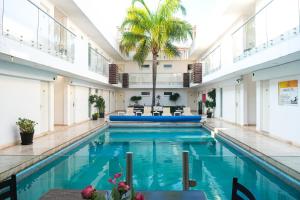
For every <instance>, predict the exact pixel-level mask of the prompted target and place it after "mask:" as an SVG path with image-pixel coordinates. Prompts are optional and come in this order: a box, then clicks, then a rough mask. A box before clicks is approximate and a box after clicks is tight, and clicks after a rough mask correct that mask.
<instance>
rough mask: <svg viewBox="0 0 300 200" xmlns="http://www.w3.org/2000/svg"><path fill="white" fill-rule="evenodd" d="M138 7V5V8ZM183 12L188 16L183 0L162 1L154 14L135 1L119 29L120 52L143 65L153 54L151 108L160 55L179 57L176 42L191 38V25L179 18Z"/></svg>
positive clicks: (153, 100) (153, 102)
mask: <svg viewBox="0 0 300 200" xmlns="http://www.w3.org/2000/svg"><path fill="white" fill-rule="evenodd" d="M136 4H138V5H136ZM179 11H181V13H182V14H183V15H185V14H186V11H185V8H184V7H183V6H182V4H181V0H160V3H159V5H158V7H157V9H156V10H155V11H151V10H150V9H149V8H148V6H147V5H146V4H145V2H144V0H132V5H131V7H129V9H128V11H127V15H126V17H125V19H124V21H123V23H122V25H121V27H120V31H121V41H120V46H119V48H120V51H121V52H122V53H124V54H125V55H127V56H129V53H131V52H134V56H133V60H135V61H137V62H138V64H139V66H141V65H142V64H143V63H144V61H145V59H146V58H147V56H148V55H149V54H150V53H152V81H153V88H152V89H153V90H152V109H153V106H154V105H155V90H156V75H157V65H158V56H159V53H164V54H165V55H166V56H168V57H169V58H172V57H176V56H180V52H179V50H178V48H177V47H176V46H175V45H174V42H185V41H186V40H188V38H189V37H190V38H192V37H193V35H192V26H191V25H190V24H189V23H188V22H186V21H184V20H182V19H180V18H178V17H176V16H175V15H176V14H177V13H178V12H179Z"/></svg>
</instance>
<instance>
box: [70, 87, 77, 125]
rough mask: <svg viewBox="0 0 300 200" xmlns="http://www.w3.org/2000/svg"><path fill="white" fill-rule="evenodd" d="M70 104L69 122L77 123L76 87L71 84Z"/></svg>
mask: <svg viewBox="0 0 300 200" xmlns="http://www.w3.org/2000/svg"><path fill="white" fill-rule="evenodd" d="M69 95H70V104H69V112H70V122H69V124H74V123H75V108H76V105H75V87H74V86H70V94H69Z"/></svg>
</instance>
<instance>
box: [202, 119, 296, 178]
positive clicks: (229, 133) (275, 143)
mask: <svg viewBox="0 0 300 200" xmlns="http://www.w3.org/2000/svg"><path fill="white" fill-rule="evenodd" d="M205 126H207V127H208V128H210V129H212V130H215V131H216V132H217V133H218V134H220V135H222V136H224V137H226V138H227V139H230V140H231V141H232V142H234V143H237V144H239V145H240V146H242V147H243V148H245V149H247V150H248V151H250V152H252V153H255V154H256V155H258V156H260V157H262V158H263V159H264V160H266V161H267V162H269V163H270V164H272V165H274V166H276V167H277V168H279V169H281V170H284V171H285V172H286V173H288V174H290V175H291V176H293V177H295V178H296V179H298V180H300V147H298V146H295V145H292V144H288V143H287V142H284V141H280V140H278V139H275V138H272V137H269V136H267V135H265V134H261V133H258V132H256V131H255V130H253V127H252V128H251V127H241V126H237V125H233V124H231V123H228V122H224V121H222V120H218V119H208V120H207V122H206V123H205Z"/></svg>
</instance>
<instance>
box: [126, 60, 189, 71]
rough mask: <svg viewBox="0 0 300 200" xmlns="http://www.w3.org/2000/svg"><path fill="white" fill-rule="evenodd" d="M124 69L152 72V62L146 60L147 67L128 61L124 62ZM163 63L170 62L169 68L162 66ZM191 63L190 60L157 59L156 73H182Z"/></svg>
mask: <svg viewBox="0 0 300 200" xmlns="http://www.w3.org/2000/svg"><path fill="white" fill-rule="evenodd" d="M124 64H125V65H124V67H125V68H124V71H125V72H127V73H152V62H150V61H146V62H145V65H146V64H149V65H150V67H149V68H141V67H139V66H138V64H137V62H133V61H128V62H125V63H124ZM164 64H172V67H171V68H166V67H164ZM188 64H191V61H174V60H172V61H159V65H158V67H157V73H184V72H187V66H188Z"/></svg>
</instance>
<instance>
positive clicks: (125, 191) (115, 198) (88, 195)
mask: <svg viewBox="0 0 300 200" xmlns="http://www.w3.org/2000/svg"><path fill="white" fill-rule="evenodd" d="M121 176H122V173H116V174H115V175H114V177H113V178H110V179H108V182H109V183H111V184H112V185H113V187H112V190H111V191H106V193H105V194H103V193H98V192H97V190H96V189H95V188H94V187H93V186H91V185H89V186H87V187H85V188H84V189H83V190H82V191H81V197H82V198H83V199H90V200H144V199H145V197H144V195H143V194H142V193H141V192H137V193H135V191H134V189H133V188H130V186H129V185H127V183H126V182H125V181H120V180H119V178H120V177H121Z"/></svg>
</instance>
